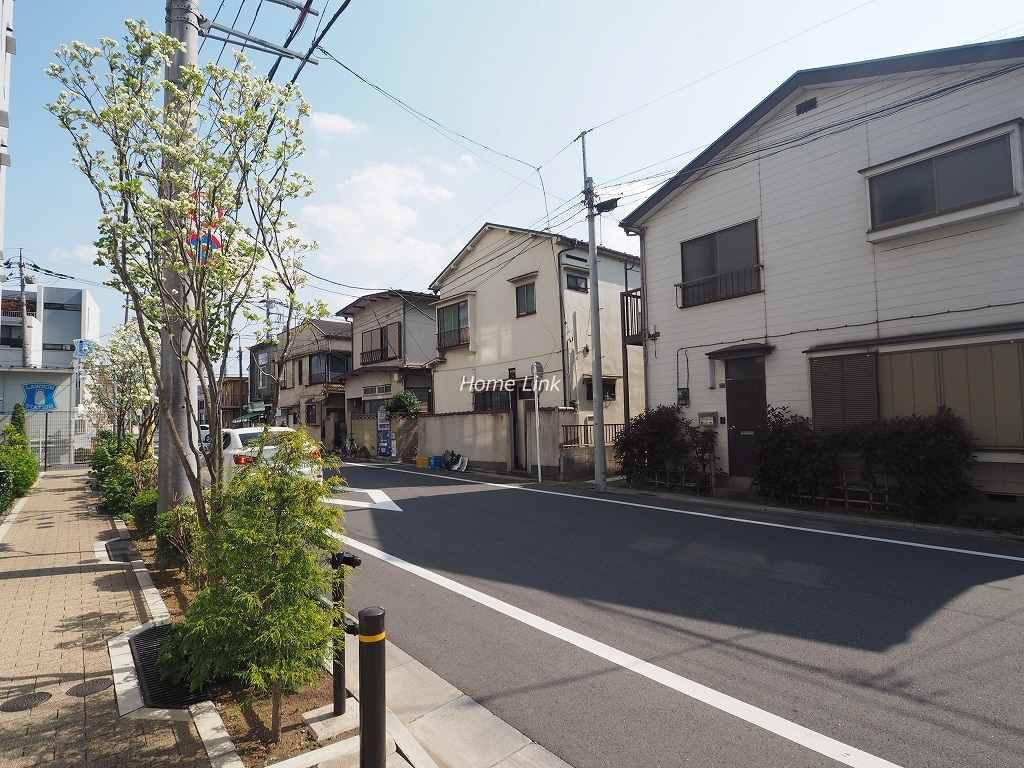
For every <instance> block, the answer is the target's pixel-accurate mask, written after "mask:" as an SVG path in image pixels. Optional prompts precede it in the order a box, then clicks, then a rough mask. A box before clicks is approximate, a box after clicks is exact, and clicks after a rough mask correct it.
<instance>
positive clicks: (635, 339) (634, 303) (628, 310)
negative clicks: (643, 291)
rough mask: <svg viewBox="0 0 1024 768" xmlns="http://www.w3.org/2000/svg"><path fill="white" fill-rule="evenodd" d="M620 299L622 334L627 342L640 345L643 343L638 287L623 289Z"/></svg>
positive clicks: (641, 312) (642, 321) (640, 299)
mask: <svg viewBox="0 0 1024 768" xmlns="http://www.w3.org/2000/svg"><path fill="white" fill-rule="evenodd" d="M620 297H621V299H622V336H623V339H624V340H625V342H626V343H627V344H633V345H636V346H642V345H643V343H644V317H643V300H642V298H641V296H640V289H639V288H634V289H633V290H631V291H623V292H622V293H621V294H620Z"/></svg>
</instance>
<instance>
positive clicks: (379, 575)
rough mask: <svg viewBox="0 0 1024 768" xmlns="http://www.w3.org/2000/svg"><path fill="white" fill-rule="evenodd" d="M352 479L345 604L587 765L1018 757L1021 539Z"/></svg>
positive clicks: (1021, 729) (1023, 625)
mask: <svg viewBox="0 0 1024 768" xmlns="http://www.w3.org/2000/svg"><path fill="white" fill-rule="evenodd" d="M342 474H343V475H344V476H345V477H346V478H347V480H348V482H349V485H350V486H352V487H353V488H360V489H379V490H382V491H384V493H386V495H387V497H388V498H390V500H391V501H393V502H394V504H388V503H386V502H385V501H383V498H384V497H382V496H380V495H377V496H376V501H374V499H373V498H371V497H370V496H368V495H367V494H365V493H361V492H353V493H351V494H349V495H348V496H346V497H343V499H344V500H345V501H346V502H348V506H349V508H348V510H347V512H346V524H345V527H346V530H347V533H348V537H349V539H350V546H349V548H350V549H352V550H353V551H356V552H358V553H359V554H360V555H361V556H362V561H363V565H362V566H361V567H360V568H359V569H358V571H356V573H355V574H353V576H352V579H351V581H350V586H349V589H348V608H349V610H350V611H351V612H353V613H355V612H356V611H357V610H358V609H359V608H360V607H365V606H369V605H380V606H383V607H384V608H385V609H386V610H387V628H388V629H387V631H388V638H389V640H390V641H392V642H394V643H395V644H396V645H398V646H399V647H400V648H402V649H403V650H405V651H407V652H408V653H410V654H412V656H414V657H415V658H416V659H418V660H419V661H421V662H422V663H424V664H426V665H427V666H428V667H430V668H431V669H433V670H434V671H435V672H437V673H438V674H440V675H441V676H442V677H444V678H445V679H446V680H448V681H449V682H451V683H452V684H453V685H455V686H456V687H458V688H460V689H461V690H463V691H464V692H466V693H467V694H468V695H470V696H471V697H473V698H474V699H476V700H477V701H479V702H480V703H482V704H483V705H484V706H486V707H487V708H488V709H490V710H491V711H492V712H494V713H495V714H496V715H498V716H499V717H501V718H502V719H504V720H505V721H507V722H509V723H510V724H512V725H513V726H514V727H516V728H518V729H519V730H520V731H522V732H523V733H525V734H526V735H527V736H529V737H530V738H532V739H533V740H535V741H537V742H538V743H540V744H542V745H543V746H544V747H546V748H547V749H549V750H550V751H551V752H553V753H555V754H556V755H558V756H559V757H561V758H562V759H563V760H565V761H566V762H568V763H569V764H570V765H572V766H574V767H575V768H605V767H607V768H612V767H614V768H621V767H622V766H648V767H664V768H675V767H676V766H690V765H692V766H722V768H725V767H728V768H746V767H748V766H749V767H751V768H753V767H754V766H756V767H757V768H764V767H765V766H773V767H774V766H779V767H784V768H794V767H798V766H835V765H851V766H872V767H877V766H890V765H897V766H902V767H903V768H932V767H934V768H951V767H952V766H972V767H977V768H981V767H984V768H998V767H1000V766H1005V767H1006V768H1020V766H1022V765H1024V674H1022V673H1024V631H1022V630H1024V543H1021V542H1016V541H1011V540H1000V539H995V538H989V537H981V536H973V535H970V534H963V535H955V536H954V535H950V534H946V533H941V532H933V531H927V530H920V529H909V528H898V527H892V526H883V525H877V524H862V523H857V522H855V521H850V520H843V519H841V518H837V517H835V516H828V517H822V516H799V515H794V514H789V513H783V512H773V511H766V510H758V509H755V508H752V507H749V506H729V505H722V504H714V505H711V504H702V503H699V502H692V501H690V500H686V499H672V498H667V497H653V496H644V495H637V494H631V493H614V492H612V493H607V494H600V495H597V494H594V493H593V492H590V491H587V490H580V489H577V488H573V487H570V486H564V485H556V484H551V485H543V486H538V485H536V484H535V483H522V484H519V483H518V482H511V483H509V482H506V481H504V480H500V479H494V478H488V477H483V476H481V477H475V476H473V475H472V474H468V473H467V474H458V475H456V474H452V473H444V472H437V471H428V470H417V469H415V468H409V467H401V468H393V467H384V466H379V465H378V466H372V467H370V466H358V465H346V466H345V467H344V468H343V470H342ZM481 481H483V482H481ZM394 558H397V559H398V560H394Z"/></svg>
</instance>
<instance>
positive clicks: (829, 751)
mask: <svg viewBox="0 0 1024 768" xmlns="http://www.w3.org/2000/svg"><path fill="white" fill-rule="evenodd" d="M399 471H400V470H399ZM344 541H345V545H346V546H348V547H352V548H353V549H357V550H359V551H361V552H363V553H364V554H367V555H370V556H371V557H375V558H377V559H379V560H381V561H383V562H385V563H388V564H390V565H393V566H395V567H396V568H401V569H402V570H404V571H407V572H409V573H412V574H415V575H416V576H419V577H420V578H423V579H426V580H427V581H429V582H431V583H433V584H437V585H438V586H440V587H444V588H445V589H449V590H451V591H452V592H455V593H456V594H459V595H462V596H463V597H466V598H468V599H470V600H473V601H475V602H477V603H480V604H481V605H485V606H487V607H488V608H491V609H493V610H495V611H498V612H499V613H501V614H504V615H505V616H508V617H509V618H512V619H515V620H516V621H520V622H522V623H523V624H526V625H527V626H530V627H533V628H534V629H537V630H539V631H541V632H544V633H546V634H548V635H551V636H552V637H555V638H558V639H559V640H563V641H565V642H567V643H570V644H571V645H574V646H576V647H577V648H579V649H581V650H584V651H587V652H589V653H592V654H594V655H595V656H598V657H599V658H602V659H604V660H605V661H609V662H611V663H612V664H615V665H617V666H620V667H622V668H623V669H628V670H630V671H632V672H635V673H636V674H638V675H641V676H643V677H646V678H647V679H649V680H653V681H654V682H656V683H661V684H662V685H664V686H666V687H668V688H671V689H672V690H674V691H678V692H679V693H682V694H684V695H685V696H689V697H690V698H692V699H696V700H697V701H700V702H703V703H705V704H709V705H710V706H712V707H714V708H715V709H718V710H721V711H722V712H725V713H727V714H730V715H733V716H734V717H738V718H740V719H741V720H745V721H746V722H748V723H751V724H752V725H756V726H758V727H759V728H763V729H764V730H766V731H768V732H770V733H774V734H776V735H778V736H781V737H783V738H784V739H788V740H789V741H792V742H794V743H796V744H799V745H800V746H803V747H806V748H807V749H810V750H813V751H815V752H817V753H818V754H821V755H824V756H825V757H829V758H832V759H833V760H836V761H837V762H840V763H842V764H843V765H849V766H853V767H854V768H899V766H898V765H896V764H895V763H890V762H889V761H888V760H883V759H882V758H880V757H876V756H875V755H872V754H870V753H868V752H864V751H862V750H859V749H857V748H855V747H851V746H849V745H848V744H843V743H842V742H840V741H836V740H835V739H833V738H830V737H829V736H825V735H823V734H820V733H818V732H816V731H812V730H811V729H809V728H805V727H804V726H802V725H799V724H797V723H794V722H792V721H790V720H786V719H785V718H782V717H779V716H778V715H774V714H772V713H771V712H767V711H765V710H763V709H760V708H758V707H755V706H753V705H752V704H747V703H746V702H744V701H740V700H739V699H736V698H733V697H732V696H728V695H726V694H724V693H721V692H719V691H716V690H714V689H713V688H708V687H707V686H705V685H701V684H700V683H698V682H696V681H694V680H690V679H689V678H687V677H683V676H682V675H677V674H676V673H674V672H669V671H668V670H667V669H663V668H662V667H658V666H655V665H654V664H651V663H649V662H646V661H644V660H643V659H640V658H637V657H636V656H631V655H630V654H628V653H625V652H624V651H620V650H618V649H617V648H613V647H611V646H610V645H606V644H605V643H602V642H599V641H597V640H594V639H593V638H590V637H587V636H586V635H582V634H580V633H579V632H575V631H573V630H571V629H568V628H566V627H563V626H561V625H559V624H555V623H554V622H551V621H548V620H547V619H545V618H542V617H540V616H537V615H536V614H533V613H530V612H528V611H524V610H523V609H521V608H517V607H516V606H514V605H512V604H510V603H506V602H505V601H504V600H498V599H497V598H495V597H491V596H490V595H487V594H485V593H483V592H480V591H479V590H476V589H473V588H472V587H467V586H465V585H464V584H460V583H459V582H457V581H454V580H452V579H449V578H447V577H445V576H441V575H440V574H437V573H434V572H433V571H428V570H427V569H426V568H422V567H420V566H418V565H413V564H412V563H410V562H408V561H406V560H402V559H401V558H398V557H395V556H394V555H389V554H388V553H387V552H383V551H381V550H379V549H376V548H375V547H371V546H369V545H368V544H363V543H362V542H360V541H356V540H355V539H351V538H349V537H348V536H346V537H345V538H344Z"/></svg>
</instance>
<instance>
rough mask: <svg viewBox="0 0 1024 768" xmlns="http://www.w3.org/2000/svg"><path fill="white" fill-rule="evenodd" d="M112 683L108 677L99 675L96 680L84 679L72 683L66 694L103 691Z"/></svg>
mask: <svg viewBox="0 0 1024 768" xmlns="http://www.w3.org/2000/svg"><path fill="white" fill-rule="evenodd" d="M111 685H112V683H111V681H110V678H107V677H100V678H97V679H96V680H86V681H85V682H84V683H79V684H78V685H73V686H72V687H70V688H68V690H67V694H68V696H89V695H91V694H93V693H99V692H100V691H105V690H107V688H109V687H110V686H111Z"/></svg>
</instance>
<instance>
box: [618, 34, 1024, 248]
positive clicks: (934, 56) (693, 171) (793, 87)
mask: <svg viewBox="0 0 1024 768" xmlns="http://www.w3.org/2000/svg"><path fill="white" fill-rule="evenodd" d="M1020 58H1024V37H1017V38H1012V39H1009V40H996V41H994V42H990V43H979V44H977V45H961V46H957V47H955V48H942V49H939V50H935V51H925V52H923V53H910V54H906V55H903V56H890V57H888V58H884V59H871V60H868V61H860V62H855V63H853V64H839V65H837V66H831V67H819V68H817V69H802V70H800V71H799V72H797V73H796V74H794V75H793V76H792V77H790V78H789V79H788V80H787V81H786V82H784V83H783V84H782V85H780V86H779V87H778V88H776V89H775V90H774V91H772V93H771V94H770V95H769V96H768V97H767V98H766V99H765V100H764V101H762V102H761V103H760V104H758V105H757V106H756V107H754V109H752V110H751V111H750V112H748V113H747V114H746V115H745V116H744V117H743V119H741V120H740V121H739V122H738V123H736V125H734V126H733V127H732V128H730V129H729V130H728V131H727V132H726V133H724V134H722V136H720V137H719V138H718V139H717V140H716V141H715V142H714V143H713V144H711V145H710V146H709V147H708V148H707V149H705V150H704V151H703V152H701V153H700V154H699V155H698V156H697V157H695V158H694V159H693V160H692V161H691V162H690V163H688V164H687V165H686V166H685V167H684V168H683V169H682V170H681V171H679V173H677V174H676V175H675V176H673V177H672V178H671V179H669V180H668V181H667V182H666V183H665V184H664V185H662V187H661V188H660V189H658V191H657V192H655V193H654V194H653V195H651V196H650V197H649V198H647V199H646V200H644V202H642V203H641V204H640V205H638V206H637V207H636V208H635V209H634V210H633V211H631V212H630V214H629V215H628V216H626V217H625V218H624V219H623V220H622V224H621V225H620V226H622V228H623V229H625V230H627V231H629V230H631V229H633V228H635V227H636V226H637V225H639V224H640V223H641V222H643V220H644V219H645V218H647V216H648V215H650V214H651V213H653V212H654V211H656V210H658V209H659V208H660V207H661V206H662V205H663V204H664V203H665V202H666V201H667V200H668V199H669V198H671V197H672V196H673V194H674V193H675V192H676V190H678V189H679V188H680V187H682V186H683V185H684V184H686V182H688V181H689V180H690V179H691V178H693V177H694V176H696V175H697V174H699V173H700V171H701V170H703V169H704V168H705V167H706V166H707V165H708V164H709V163H711V162H712V161H713V160H714V159H715V158H716V157H718V156H719V155H721V154H722V153H723V152H725V151H726V150H727V149H729V147H731V146H732V145H733V144H734V143H735V142H737V141H739V140H740V139H741V138H743V137H744V136H745V135H746V134H747V132H748V131H750V130H751V129H752V128H754V127H755V126H757V125H758V123H760V122H761V121H762V120H764V119H765V118H766V117H767V116H769V115H770V114H772V112H773V111H774V110H775V109H776V108H777V107H779V105H781V104H783V103H784V102H786V101H788V100H789V99H791V98H792V97H793V96H794V95H796V94H798V93H800V92H801V91H803V90H805V89H807V88H811V87H821V86H826V85H832V84H836V83H843V82H849V81H851V80H861V79H864V78H871V77H882V76H887V75H898V74H910V73H913V72H919V71H922V70H934V69H943V68H948V67H961V66H964V65H968V64H984V63H988V62H996V61H1003V60H1009V59H1020Z"/></svg>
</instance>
